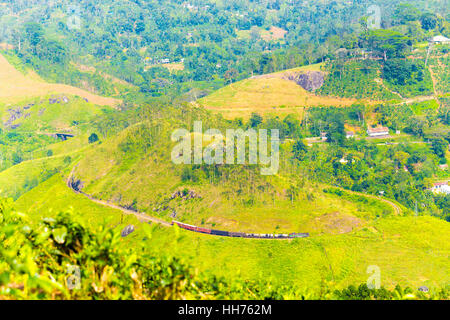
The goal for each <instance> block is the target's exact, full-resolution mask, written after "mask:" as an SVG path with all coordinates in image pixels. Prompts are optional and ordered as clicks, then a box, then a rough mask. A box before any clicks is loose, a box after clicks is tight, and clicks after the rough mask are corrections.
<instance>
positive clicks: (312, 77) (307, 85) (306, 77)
mask: <svg viewBox="0 0 450 320" xmlns="http://www.w3.org/2000/svg"><path fill="white" fill-rule="evenodd" d="M285 79H286V80H290V81H294V82H295V83H296V84H298V85H299V86H301V87H302V88H303V89H305V90H308V91H316V90H317V89H320V87H322V86H323V83H324V81H325V75H324V73H323V72H320V71H308V72H306V73H295V72H292V73H287V74H285Z"/></svg>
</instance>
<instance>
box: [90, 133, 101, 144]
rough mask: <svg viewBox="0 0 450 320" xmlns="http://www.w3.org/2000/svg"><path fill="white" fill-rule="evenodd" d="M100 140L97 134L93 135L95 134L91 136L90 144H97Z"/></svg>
mask: <svg viewBox="0 0 450 320" xmlns="http://www.w3.org/2000/svg"><path fill="white" fill-rule="evenodd" d="M98 140H99V139H98V136H97V134H96V133H93V134H91V135H90V136H89V143H95V142H97V141H98Z"/></svg>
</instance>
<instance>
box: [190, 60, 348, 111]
mask: <svg viewBox="0 0 450 320" xmlns="http://www.w3.org/2000/svg"><path fill="white" fill-rule="evenodd" d="M307 71H320V64H317V65H311V66H305V67H299V68H295V69H291V70H286V71H282V72H277V73H273V74H269V75H263V76H257V77H253V78H250V79H246V80H242V81H239V82H236V83H233V84H230V85H228V86H226V87H224V88H222V89H219V90H217V91H216V92H214V93H212V94H211V95H209V96H206V97H204V98H202V99H199V100H198V103H199V104H201V105H203V106H205V107H206V108H207V109H209V110H213V111H215V112H220V113H221V114H222V115H223V116H224V117H225V118H235V117H243V118H248V117H249V116H250V115H251V113H252V112H257V113H260V114H264V115H269V114H274V115H280V114H281V115H285V114H286V115H287V114H289V113H294V114H298V115H299V117H300V118H302V117H303V113H304V107H307V106H350V105H352V104H353V103H354V102H355V101H356V100H355V99H344V98H334V97H324V96H317V95H315V94H314V93H311V92H308V91H307V90H305V89H303V88H302V87H301V86H299V85H297V84H296V83H295V82H294V81H290V80H286V79H285V78H286V75H288V74H292V73H299V72H307Z"/></svg>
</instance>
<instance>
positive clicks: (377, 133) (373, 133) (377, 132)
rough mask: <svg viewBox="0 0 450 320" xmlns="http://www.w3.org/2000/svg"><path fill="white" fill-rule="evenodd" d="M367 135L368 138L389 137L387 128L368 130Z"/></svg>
mask: <svg viewBox="0 0 450 320" xmlns="http://www.w3.org/2000/svg"><path fill="white" fill-rule="evenodd" d="M367 134H368V135H369V137H384V136H388V135H389V128H386V127H377V128H368V129H367Z"/></svg>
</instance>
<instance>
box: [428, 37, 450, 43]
mask: <svg viewBox="0 0 450 320" xmlns="http://www.w3.org/2000/svg"><path fill="white" fill-rule="evenodd" d="M430 42H432V43H438V44H443V43H450V39H449V38H446V37H444V36H435V37H433V38H431V39H430Z"/></svg>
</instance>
